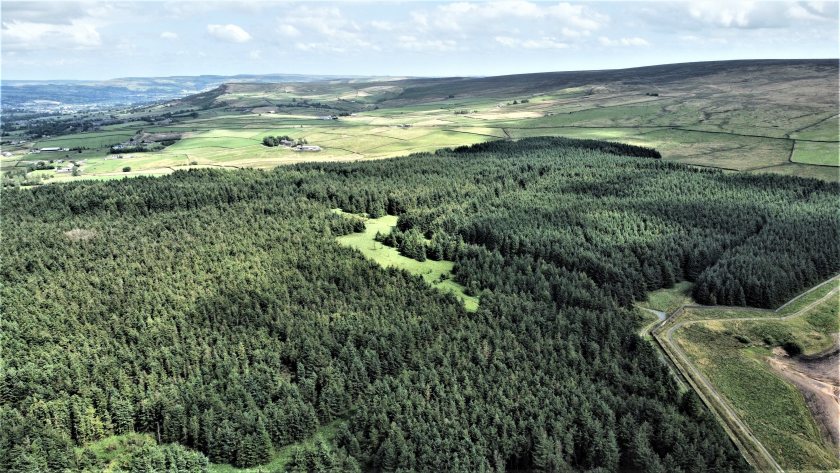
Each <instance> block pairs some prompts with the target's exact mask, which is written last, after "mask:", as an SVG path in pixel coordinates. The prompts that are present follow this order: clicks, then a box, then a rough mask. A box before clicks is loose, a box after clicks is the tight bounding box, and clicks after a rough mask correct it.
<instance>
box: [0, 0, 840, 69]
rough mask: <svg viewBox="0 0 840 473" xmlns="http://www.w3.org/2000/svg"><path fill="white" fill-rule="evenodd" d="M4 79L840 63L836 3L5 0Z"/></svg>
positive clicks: (0, 9)
mask: <svg viewBox="0 0 840 473" xmlns="http://www.w3.org/2000/svg"><path fill="white" fill-rule="evenodd" d="M0 17H1V18H2V20H0V22H2V44H0V50H2V65H0V73H2V78H3V79H26V80H36V79H49V80H57V79H88V80H100V79H109V78H116V77H131V76H142V77H150V76H172V75H200V74H220V75H234V74H267V73H284V74H294V73H296V74H319V75H321V74H323V75H345V76H346V75H360V76H488V75H501V74H515V73H525V72H543V71H568V70H591V69H615V68H624V67H634V66H643V65H653V64H666V63H677V62H692V61H707V60H725V59H769V58H837V57H840V52H838V3H837V2H787V1H760V2H757V1H738V0H723V1H720V0H713V1H690V2H689V1H678V2H674V1H645V2H634V1H613V2H607V1H597V2H595V1H593V2H557V1H545V2H543V1H526V0H500V1H475V2H473V1H457V2H429V1H401V2H397V1H388V2H384V1H382V2H370V1H352V0H351V1H347V0H344V1H332V2H330V1H318V2H286V1H273V2H255V1H237V2H228V1H213V0H204V1H171V2H153V1H135V2H125V1H117V2H106V1H93V2H68V1H59V2H46V1H27V2H15V1H5V0H2V1H0Z"/></svg>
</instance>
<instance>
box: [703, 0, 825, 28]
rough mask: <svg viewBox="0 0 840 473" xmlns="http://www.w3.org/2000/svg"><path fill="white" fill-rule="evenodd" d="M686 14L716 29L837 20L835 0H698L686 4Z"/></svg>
mask: <svg viewBox="0 0 840 473" xmlns="http://www.w3.org/2000/svg"><path fill="white" fill-rule="evenodd" d="M688 13H689V15H690V17H691V18H692V19H693V20H695V21H697V22H698V23H700V24H702V25H706V26H716V27H720V28H740V29H754V28H784V27H788V26H791V25H793V24H794V23H797V22H805V23H813V22H814V21H820V22H823V21H834V22H836V20H837V2H766V1H765V2H761V1H752V0H741V1H732V0H701V1H694V2H691V4H690V5H689V6H688Z"/></svg>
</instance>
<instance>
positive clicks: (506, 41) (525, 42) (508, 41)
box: [494, 36, 569, 49]
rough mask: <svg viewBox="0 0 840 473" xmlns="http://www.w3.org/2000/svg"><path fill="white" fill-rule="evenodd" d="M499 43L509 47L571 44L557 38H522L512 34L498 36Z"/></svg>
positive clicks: (539, 47)
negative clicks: (511, 35)
mask: <svg viewBox="0 0 840 473" xmlns="http://www.w3.org/2000/svg"><path fill="white" fill-rule="evenodd" d="M494 39H495V40H496V42H497V43H499V44H501V45H503V46H507V47H509V48H523V49H564V48H568V47H569V45H568V44H566V43H563V42H560V41H557V40H556V39H555V38H550V37H544V38H539V39H521V38H513V37H510V36H496V37H495V38H494Z"/></svg>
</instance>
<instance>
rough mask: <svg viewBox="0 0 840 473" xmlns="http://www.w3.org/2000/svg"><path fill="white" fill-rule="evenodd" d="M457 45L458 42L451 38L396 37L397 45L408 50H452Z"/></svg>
mask: <svg viewBox="0 0 840 473" xmlns="http://www.w3.org/2000/svg"><path fill="white" fill-rule="evenodd" d="M457 46H458V43H457V42H455V40H451V39H420V38H417V37H415V36H410V35H403V36H400V37H398V38H397V47H398V48H400V49H407V50H409V51H421V52H423V51H452V50H453V49H455V48H456V47H457Z"/></svg>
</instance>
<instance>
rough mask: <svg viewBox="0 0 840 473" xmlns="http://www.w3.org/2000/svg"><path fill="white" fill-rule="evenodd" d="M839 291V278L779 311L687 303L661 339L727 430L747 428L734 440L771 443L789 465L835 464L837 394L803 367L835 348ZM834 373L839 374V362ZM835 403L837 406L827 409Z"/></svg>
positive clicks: (761, 444)
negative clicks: (702, 305)
mask: <svg viewBox="0 0 840 473" xmlns="http://www.w3.org/2000/svg"><path fill="white" fill-rule="evenodd" d="M837 295H838V280H837V279H834V280H832V282H830V283H827V284H824V285H822V286H820V287H818V288H817V289H815V290H814V291H812V292H810V293H808V294H806V295H805V296H803V297H801V298H799V299H796V300H795V301H794V302H792V303H790V304H788V305H786V306H783V307H782V308H781V309H780V310H778V311H769V310H756V309H743V308H705V307H696V306H688V307H686V308H685V309H683V310H679V311H677V314H676V315H675V316H673V317H672V318H671V319H669V321H668V322H667V323H666V324H665V326H664V327H663V328H662V329H661V330H659V331H658V332H657V339H658V340H659V341H660V342H661V343H664V347H665V348H666V351H668V352H669V355H671V357H672V359H674V358H675V359H676V360H675V361H676V362H677V364H680V365H683V367H682V369H683V370H685V372H686V373H687V374H688V376H689V377H690V378H692V383H693V384H694V385H695V389H699V390H700V392H701V395H702V396H704V398H706V399H707V402H711V403H712V405H713V406H717V407H716V408H715V410H716V412H718V414H719V415H720V416H721V417H722V418H723V419H722V420H723V421H724V424H725V425H726V426H727V428H728V429H730V430H739V429H745V431H744V432H743V435H744V437H741V434H737V433H736V437H735V438H736V443H738V444H739V445H741V446H742V447H743V446H746V448H747V449H748V451H754V452H755V455H758V456H760V454H759V453H758V452H760V451H761V448H764V449H766V451H767V452H768V453H769V455H770V456H771V457H772V459H774V460H775V461H776V462H778V464H779V465H780V467H781V468H783V469H785V470H805V471H814V470H820V471H823V470H831V469H836V468H838V467H840V460H838V456H837V452H838V446H837V445H836V444H834V443H833V441H834V440H833V434H832V433H831V432H832V429H831V427H832V422H834V420H833V417H832V416H831V415H830V414H831V413H832V412H834V413H835V414H836V407H837V404H836V402H837V395H836V394H834V398H833V400H832V398H831V394H830V392H831V390H832V389H833V388H832V387H831V386H829V387H826V386H825V380H822V382H823V385H821V386H817V388H820V389H822V390H820V389H817V388H814V380H815V378H814V377H813V376H812V377H810V378H809V377H808V376H809V375H808V374H803V372H804V371H805V370H804V369H801V367H802V366H803V365H808V361H807V360H808V359H809V357H811V356H812V355H815V354H820V353H826V352H832V351H833V350H836V337H837V332H838V327H839V326H840V312H838V304H837ZM684 358H685V359H684ZM686 363H687V364H686ZM796 368H800V369H796ZM784 371H786V373H783V372H784ZM834 373H835V380H836V375H837V372H836V365H835V369H834ZM808 379H810V381H808ZM797 380H798V382H796V381H797ZM829 384H830V383H829ZM835 384H836V381H835ZM808 386H810V387H811V388H810V389H807V388H808ZM826 396H828V397H826ZM831 403H834V406H835V411H831V410H830V409H828V408H826V406H829V407H830V406H831V405H832V404H831ZM834 417H836V415H835V416H834ZM751 436H754V438H755V439H756V441H757V443H756V444H755V445H754V446H750V445H751V441H750V438H751ZM748 458H749V456H748ZM755 462H758V463H759V465H761V464H762V463H761V459H760V458H759V459H757V460H756V459H755V458H754V464H755ZM765 467H766V468H770V469H772V466H771V465H765Z"/></svg>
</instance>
